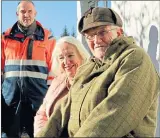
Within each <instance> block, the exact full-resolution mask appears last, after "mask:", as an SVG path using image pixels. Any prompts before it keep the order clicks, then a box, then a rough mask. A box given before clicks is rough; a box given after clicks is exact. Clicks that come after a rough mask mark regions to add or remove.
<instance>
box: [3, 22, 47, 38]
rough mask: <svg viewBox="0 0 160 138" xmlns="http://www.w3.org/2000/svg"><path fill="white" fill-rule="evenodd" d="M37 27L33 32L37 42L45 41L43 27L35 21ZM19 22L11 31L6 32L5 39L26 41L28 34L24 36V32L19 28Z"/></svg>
mask: <svg viewBox="0 0 160 138" xmlns="http://www.w3.org/2000/svg"><path fill="white" fill-rule="evenodd" d="M35 23H36V24H35V25H36V30H35V31H34V32H33V35H34V37H35V40H40V41H43V40H44V37H45V33H44V29H43V27H42V25H41V24H40V23H39V22H38V21H35ZM17 24H18V22H16V23H15V24H14V25H13V27H12V28H11V29H9V30H8V31H7V32H5V34H4V36H5V38H8V37H9V38H12V39H16V40H19V39H24V38H25V37H26V34H24V33H23V32H22V31H20V29H19V27H18V25H17Z"/></svg>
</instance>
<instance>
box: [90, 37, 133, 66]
mask: <svg viewBox="0 0 160 138" xmlns="http://www.w3.org/2000/svg"><path fill="white" fill-rule="evenodd" d="M134 43H135V41H134V39H133V37H131V36H130V37H124V36H122V37H118V38H116V39H114V40H113V42H112V43H111V46H110V47H109V48H108V49H107V51H106V54H105V57H104V60H103V61H101V60H99V59H97V58H96V57H94V56H93V57H91V58H90V61H92V62H96V63H97V64H99V65H100V66H102V65H104V64H106V63H110V64H112V63H113V61H114V60H115V59H116V58H117V57H118V56H119V55H120V54H121V53H122V52H123V51H124V49H126V48H127V47H128V46H129V45H131V44H134Z"/></svg>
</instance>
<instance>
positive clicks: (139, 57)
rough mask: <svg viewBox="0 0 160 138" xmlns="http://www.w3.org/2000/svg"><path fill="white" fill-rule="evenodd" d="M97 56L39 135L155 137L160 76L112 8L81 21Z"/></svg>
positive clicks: (83, 69) (97, 10) (81, 71)
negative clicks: (63, 133)
mask: <svg viewBox="0 0 160 138" xmlns="http://www.w3.org/2000/svg"><path fill="white" fill-rule="evenodd" d="M78 27H79V31H80V32H81V33H82V34H83V35H84V36H85V37H86V40H87V43H88V46H89V48H90V50H91V51H92V53H93V55H94V57H93V58H91V59H90V60H89V61H88V62H86V63H85V64H84V65H83V66H81V67H80V68H79V70H78V73H77V75H76V77H75V78H74V83H73V85H72V87H71V89H70V93H69V96H68V99H64V101H63V103H59V105H58V106H57V107H55V111H54V112H53V114H52V116H51V118H50V122H49V123H48V124H47V125H46V127H45V129H44V130H42V131H41V132H40V133H39V134H37V137H38V136H41V137H45V136H46V137H53V136H55V137H57V136H60V135H61V133H62V130H63V129H64V128H65V127H67V128H68V133H69V136H70V137H154V134H155V128H156V119H157V117H156V114H157V113H156V112H157V104H158V103H157V102H158V101H157V98H158V93H159V91H160V78H159V76H158V73H157V72H156V70H155V68H154V66H153V64H152V62H151V59H150V58H149V56H148V55H147V54H146V52H145V51H144V50H143V49H142V48H141V47H139V46H137V45H136V42H135V41H134V39H133V38H132V37H126V36H124V34H123V29H122V20H121V18H120V17H119V15H118V14H117V13H116V12H115V11H113V10H112V9H109V8H100V7H97V8H91V9H89V10H88V11H87V12H86V13H85V14H84V16H83V17H82V18H81V20H80V22H79V26H78Z"/></svg>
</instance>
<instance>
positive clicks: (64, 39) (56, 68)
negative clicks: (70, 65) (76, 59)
mask: <svg viewBox="0 0 160 138" xmlns="http://www.w3.org/2000/svg"><path fill="white" fill-rule="evenodd" d="M64 42H67V43H70V44H72V45H74V46H75V47H76V48H77V50H78V52H79V54H80V55H81V57H82V58H83V62H84V61H85V60H87V59H88V58H89V57H90V54H89V52H88V51H87V50H86V49H85V47H84V45H83V44H82V43H81V42H80V41H79V40H77V39H76V38H75V37H73V36H64V37H61V38H60V39H59V40H58V41H57V42H56V45H55V48H54V51H53V54H52V61H53V63H52V72H53V74H54V76H57V74H58V73H60V72H59V71H60V68H59V67H60V66H59V62H58V47H59V45H60V44H62V43H64Z"/></svg>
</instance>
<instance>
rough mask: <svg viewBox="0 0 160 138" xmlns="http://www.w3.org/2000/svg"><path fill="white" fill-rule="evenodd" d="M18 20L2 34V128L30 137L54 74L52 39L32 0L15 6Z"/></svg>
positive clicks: (7, 131)
mask: <svg viewBox="0 0 160 138" xmlns="http://www.w3.org/2000/svg"><path fill="white" fill-rule="evenodd" d="M16 14H17V17H18V21H17V22H16V23H15V24H14V25H13V27H12V28H10V29H8V30H7V31H6V32H5V33H4V34H3V36H2V50H1V51H2V53H1V62H2V73H3V76H2V77H3V83H2V96H3V99H4V100H3V103H2V105H3V106H2V107H3V108H2V118H3V122H2V132H4V133H6V134H7V136H9V137H21V133H22V132H23V131H25V132H26V133H28V135H29V136H30V137H33V121H34V116H35V113H36V111H37V110H38V108H39V106H40V105H41V104H42V101H43V98H44V96H45V94H46V92H47V90H48V86H49V85H50V83H51V81H52V79H53V76H52V74H51V66H52V51H53V49H54V45H55V40H54V39H53V37H52V36H51V33H50V32H49V31H48V30H46V29H44V28H43V27H42V25H41V24H40V23H39V22H38V21H36V20H35V17H36V10H35V6H34V3H33V2H31V1H21V2H20V3H19V4H18V6H17V12H16Z"/></svg>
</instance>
